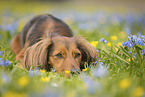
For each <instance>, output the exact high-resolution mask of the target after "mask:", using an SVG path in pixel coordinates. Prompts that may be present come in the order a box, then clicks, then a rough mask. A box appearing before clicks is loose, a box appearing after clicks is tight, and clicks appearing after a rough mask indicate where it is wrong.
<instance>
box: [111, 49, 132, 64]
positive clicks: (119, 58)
mask: <svg viewBox="0 0 145 97" xmlns="http://www.w3.org/2000/svg"><path fill="white" fill-rule="evenodd" d="M110 52H111V53H112V54H113V55H114V56H116V57H117V58H118V59H120V60H122V61H124V62H125V63H127V64H130V63H129V62H128V61H126V60H125V59H123V58H121V57H120V56H119V55H117V54H115V53H114V52H112V51H110Z"/></svg>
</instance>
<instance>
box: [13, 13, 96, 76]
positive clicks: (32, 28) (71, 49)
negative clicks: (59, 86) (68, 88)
mask: <svg viewBox="0 0 145 97" xmlns="http://www.w3.org/2000/svg"><path fill="white" fill-rule="evenodd" d="M11 49H12V51H13V52H14V53H15V54H16V60H20V61H21V64H22V65H23V67H26V68H30V67H31V66H38V65H41V68H43V69H46V70H48V71H49V70H50V69H51V68H52V67H53V68H55V69H56V71H57V72H59V73H61V74H65V72H64V71H65V70H68V71H72V72H75V71H78V70H80V69H83V68H84V62H88V63H90V62H92V61H95V59H96V56H97V51H96V49H95V48H94V47H93V46H92V45H91V44H89V42H87V41H86V40H85V39H84V38H82V37H80V36H77V37H73V33H72V30H71V29H70V28H69V27H68V25H66V24H65V23H64V22H63V21H61V20H59V19H57V18H55V17H54V16H52V15H49V14H46V15H39V16H35V17H34V18H32V19H31V20H30V21H29V22H28V23H27V24H26V25H25V26H24V28H23V29H22V31H21V33H19V34H18V35H17V36H16V37H15V38H14V39H13V40H12V43H11Z"/></svg>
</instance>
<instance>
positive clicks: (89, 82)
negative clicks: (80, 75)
mask: <svg viewBox="0 0 145 97" xmlns="http://www.w3.org/2000/svg"><path fill="white" fill-rule="evenodd" d="M83 81H84V83H85V85H86V87H87V91H88V93H90V94H94V93H95V92H96V91H97V90H100V89H102V85H101V84H100V83H99V82H96V81H94V80H93V79H91V78H90V77H89V76H87V77H86V78H84V79H83Z"/></svg>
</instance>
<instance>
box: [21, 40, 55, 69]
mask: <svg viewBox="0 0 145 97" xmlns="http://www.w3.org/2000/svg"><path fill="white" fill-rule="evenodd" d="M51 46H52V42H51V39H50V38H45V39H42V40H41V41H39V42H37V43H36V44H34V45H32V46H31V47H28V48H27V49H26V51H25V54H24V60H23V64H24V65H25V67H26V68H30V67H32V66H38V65H41V68H45V69H46V70H49V69H50V66H48V52H49V50H50V48H51Z"/></svg>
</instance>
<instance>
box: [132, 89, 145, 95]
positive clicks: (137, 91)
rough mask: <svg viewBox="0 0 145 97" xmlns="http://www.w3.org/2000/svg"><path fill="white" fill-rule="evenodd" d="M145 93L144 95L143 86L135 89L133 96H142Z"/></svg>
mask: <svg viewBox="0 0 145 97" xmlns="http://www.w3.org/2000/svg"><path fill="white" fill-rule="evenodd" d="M143 95H144V88H143V87H137V88H136V89H135V90H134V91H133V96H135V97H142V96H143Z"/></svg>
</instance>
